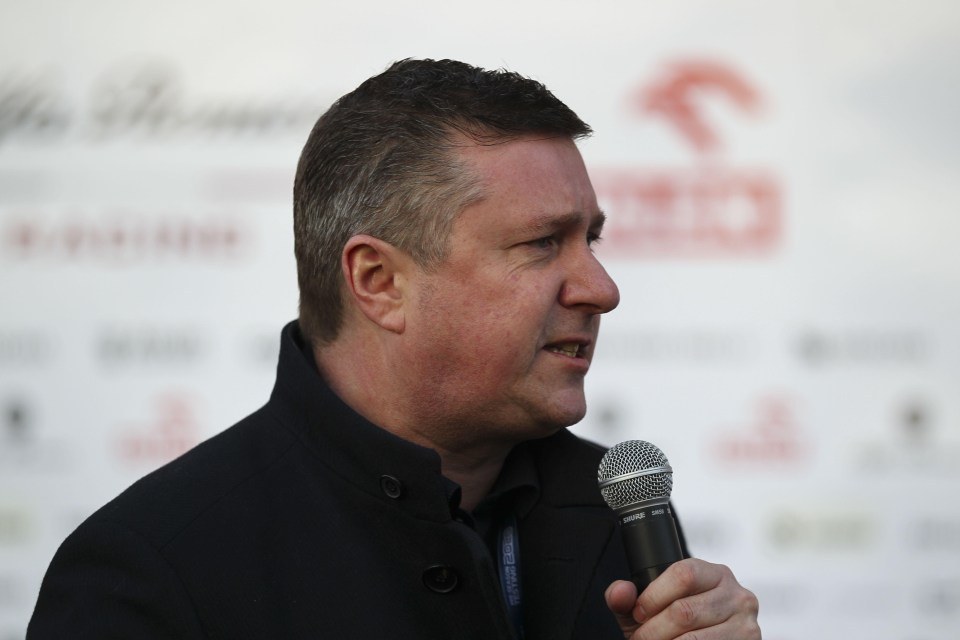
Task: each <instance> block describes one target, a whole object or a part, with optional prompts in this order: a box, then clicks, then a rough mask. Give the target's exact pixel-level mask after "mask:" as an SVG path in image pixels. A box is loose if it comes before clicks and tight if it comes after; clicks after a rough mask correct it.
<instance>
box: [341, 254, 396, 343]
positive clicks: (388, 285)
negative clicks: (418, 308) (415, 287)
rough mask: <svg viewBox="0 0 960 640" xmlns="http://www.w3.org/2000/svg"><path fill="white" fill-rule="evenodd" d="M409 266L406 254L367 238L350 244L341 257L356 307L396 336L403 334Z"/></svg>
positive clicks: (345, 277) (344, 275)
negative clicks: (407, 270)
mask: <svg viewBox="0 0 960 640" xmlns="http://www.w3.org/2000/svg"><path fill="white" fill-rule="evenodd" d="M410 263H411V260H410V257H409V256H408V255H407V254H406V253H405V252H404V251H401V250H400V249H398V248H396V247H395V246H393V245H392V244H390V243H389V242H384V241H383V240H380V239H379V238H374V237H373V236H368V235H356V236H353V237H352V238H350V239H349V240H347V244H346V245H344V247H343V254H342V255H341V268H342V269H343V277H344V280H345V281H346V285H347V291H348V292H349V294H350V297H351V298H352V299H353V302H354V304H355V305H356V306H357V308H358V309H359V310H360V311H361V313H363V315H365V316H366V317H367V319H369V320H370V321H371V322H373V323H375V324H377V325H379V326H381V327H383V328H384V329H386V330H387V331H392V332H394V333H403V330H404V326H405V315H404V302H405V295H407V293H408V292H407V290H406V279H405V277H406V272H405V269H406V268H408V267H409V266H410Z"/></svg>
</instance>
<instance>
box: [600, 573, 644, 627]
mask: <svg viewBox="0 0 960 640" xmlns="http://www.w3.org/2000/svg"><path fill="white" fill-rule="evenodd" d="M637 596H638V594H637V587H636V585H634V584H633V583H632V582H628V581H626V580H615V581H614V582H612V583H611V584H610V586H609V587H607V590H606V591H605V592H604V594H603V597H604V600H606V602H607V608H608V609H610V611H611V612H612V613H613V615H614V616H615V617H616V619H617V623H618V624H619V625H620V629H621V630H622V631H623V636H624V638H629V637H630V634H632V633H633V632H634V631H636V630H637V629H638V628H639V627H640V623H639V622H638V621H637V619H636V618H635V617H634V611H635V609H636V606H637Z"/></svg>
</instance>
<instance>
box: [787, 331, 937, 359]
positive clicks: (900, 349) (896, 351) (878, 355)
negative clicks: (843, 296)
mask: <svg viewBox="0 0 960 640" xmlns="http://www.w3.org/2000/svg"><path fill="white" fill-rule="evenodd" d="M794 346H795V348H794V351H795V352H796V354H797V356H798V357H799V359H800V361H801V362H803V363H804V364H808V365H811V366H828V365H842V364H858V365H870V366H878V365H888V364H889V365H898V364H919V363H922V362H923V361H924V360H925V359H926V357H927V352H928V348H927V344H926V336H925V335H924V334H923V333H922V332H920V331H869V330H863V331H848V332H842V333H832V332H827V331H818V330H810V331H805V332H804V333H802V334H800V335H799V336H797V338H796V340H795V343H794Z"/></svg>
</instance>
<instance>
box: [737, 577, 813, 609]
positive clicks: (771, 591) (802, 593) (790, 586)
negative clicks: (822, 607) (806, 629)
mask: <svg viewBox="0 0 960 640" xmlns="http://www.w3.org/2000/svg"><path fill="white" fill-rule="evenodd" d="M751 588H752V590H753V591H754V592H755V593H756V594H757V597H758V598H759V599H760V602H762V603H763V605H762V606H763V613H764V615H796V614H801V613H805V612H806V611H808V610H809V607H810V605H811V602H812V600H813V594H812V593H811V592H810V587H809V586H808V585H806V584H802V583H799V582H758V583H756V584H753V585H751Z"/></svg>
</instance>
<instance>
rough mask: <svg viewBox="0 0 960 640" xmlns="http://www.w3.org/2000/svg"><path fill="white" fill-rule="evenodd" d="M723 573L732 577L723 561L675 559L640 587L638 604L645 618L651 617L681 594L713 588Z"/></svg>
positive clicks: (679, 597) (722, 576) (681, 595)
mask: <svg viewBox="0 0 960 640" xmlns="http://www.w3.org/2000/svg"><path fill="white" fill-rule="evenodd" d="M727 574H729V577H730V578H731V579H732V578H733V574H732V573H730V570H729V569H727V568H726V567H724V566H723V565H718V564H711V563H709V562H704V561H702V560H697V559H695V558H688V559H686V560H681V561H680V562H675V563H674V564H672V565H670V567H668V568H667V570H666V571H664V572H663V574H662V575H661V576H660V577H658V578H657V579H656V580H654V581H653V582H651V583H650V586H648V587H647V588H646V589H644V590H643V593H641V594H640V599H639V606H640V608H641V609H642V610H643V613H644V614H645V617H646V618H652V617H653V616H655V615H657V614H658V613H660V612H661V611H663V610H664V609H666V608H667V607H668V606H670V604H671V603H673V602H675V601H677V600H680V599H681V598H685V597H687V596H692V595H696V594H698V593H703V592H705V591H710V590H711V589H715V588H716V587H717V586H718V585H719V584H720V582H721V581H722V580H723V579H724V577H725V576H726V575H727Z"/></svg>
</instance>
